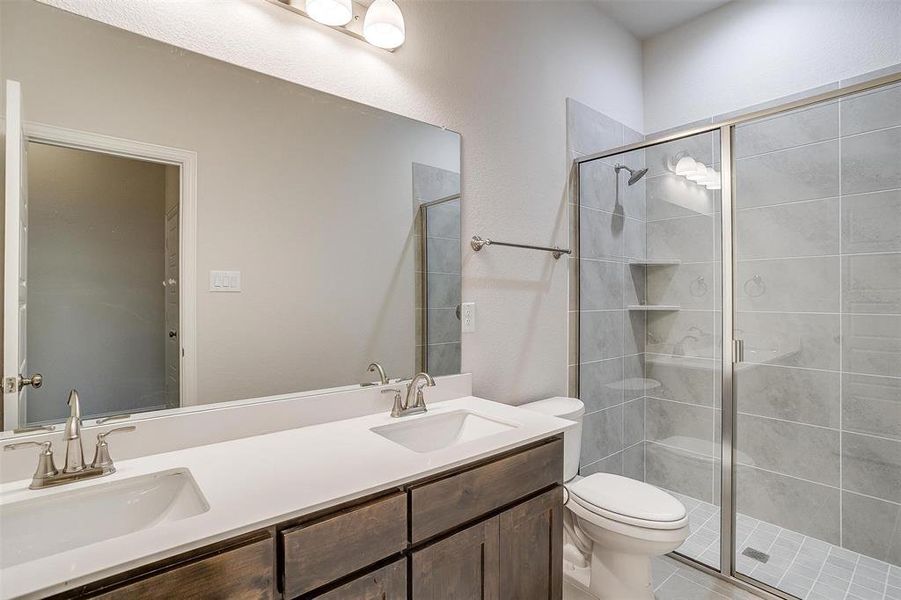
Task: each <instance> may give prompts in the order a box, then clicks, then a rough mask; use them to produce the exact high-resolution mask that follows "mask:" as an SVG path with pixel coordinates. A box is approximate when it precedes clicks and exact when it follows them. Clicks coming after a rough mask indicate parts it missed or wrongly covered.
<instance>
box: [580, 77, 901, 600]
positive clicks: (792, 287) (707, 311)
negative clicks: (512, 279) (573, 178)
mask: <svg viewBox="0 0 901 600" xmlns="http://www.w3.org/2000/svg"><path fill="white" fill-rule="evenodd" d="M899 79H901V78H899V77H898V76H887V77H884V78H882V79H880V80H876V81H872V82H867V83H862V84H857V85H855V86H852V87H849V88H846V89H843V90H838V91H835V92H829V93H826V94H821V95H820V96H818V97H814V98H811V99H809V100H806V101H797V102H793V103H791V104H788V105H785V106H782V107H778V108H774V109H767V110H765V111H759V112H758V113H756V114H749V115H746V116H742V117H738V118H735V119H732V120H730V121H728V122H725V123H720V124H711V125H710V126H706V127H699V128H696V129H694V130H692V131H686V132H684V133H681V134H674V135H669V136H667V137H666V138H664V139H659V140H651V141H648V142H641V143H637V144H632V145H630V146H626V147H623V148H621V149H618V150H614V151H612V152H606V153H601V154H596V155H592V156H585V157H581V158H578V159H576V163H577V166H578V181H579V188H578V207H577V211H576V213H577V215H578V223H577V227H576V228H575V230H576V231H577V232H578V249H579V254H578V267H579V271H578V272H579V277H578V291H579V293H578V311H577V313H578V333H579V343H578V354H579V358H578V361H577V362H578V382H579V389H580V391H581V395H582V398H583V401H584V402H585V403H586V408H587V414H586V418H585V422H584V429H585V433H583V437H585V438H587V439H586V442H585V443H583V453H585V452H586V451H587V452H588V453H589V463H588V464H585V463H583V469H582V474H583V475H585V474H590V473H591V472H595V471H611V472H616V473H620V474H623V475H625V476H628V477H633V478H636V479H640V480H643V481H646V482H648V483H651V484H653V485H656V486H658V487H660V488H663V489H665V490H667V491H669V492H670V493H672V494H673V495H675V496H676V497H678V498H679V499H680V500H681V501H682V502H683V503H684V504H685V506H686V509H687V510H688V512H689V520H690V527H691V533H690V535H689V537H688V539H687V540H686V542H685V543H684V544H683V545H682V547H680V548H679V550H678V551H677V553H678V555H679V557H680V559H681V560H688V561H691V562H693V563H694V564H696V565H698V566H701V567H706V568H707V569H711V570H715V571H717V572H719V573H721V574H722V575H723V576H726V577H729V578H731V579H733V580H734V581H738V582H740V583H743V584H751V585H754V586H755V587H757V588H759V589H762V590H764V591H766V592H768V593H770V594H772V595H774V596H778V597H785V598H792V597H797V598H859V599H868V598H878V599H883V598H901V83H899ZM617 425H618V426H619V430H618V431H617ZM611 440H613V442H614V443H613V444H612V445H611V444H610V441H611ZM593 452H594V453H596V454H598V456H591V454H592V453H593ZM608 452H610V454H609V455H607V456H604V455H605V454H607V453H608Z"/></svg>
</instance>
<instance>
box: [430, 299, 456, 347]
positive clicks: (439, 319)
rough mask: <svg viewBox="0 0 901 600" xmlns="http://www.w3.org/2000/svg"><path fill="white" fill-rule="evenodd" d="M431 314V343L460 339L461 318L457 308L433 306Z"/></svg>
mask: <svg viewBox="0 0 901 600" xmlns="http://www.w3.org/2000/svg"><path fill="white" fill-rule="evenodd" d="M428 315H429V330H428V335H429V344H441V343H444V342H459V341H460V319H458V318H457V309H456V308H431V309H429V311H428Z"/></svg>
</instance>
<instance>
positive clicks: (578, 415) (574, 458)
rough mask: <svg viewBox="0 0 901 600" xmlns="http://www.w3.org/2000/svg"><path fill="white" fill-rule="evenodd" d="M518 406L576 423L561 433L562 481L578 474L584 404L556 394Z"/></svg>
mask: <svg viewBox="0 0 901 600" xmlns="http://www.w3.org/2000/svg"><path fill="white" fill-rule="evenodd" d="M519 408H525V409H526V410H533V411H535V412H540V413H543V414H545V415H551V416H552V417H560V418H561V419H568V420H570V421H575V422H576V423H577V424H578V425H577V426H576V427H574V428H572V429H570V430H569V431H566V432H564V433H563V481H569V480H570V479H572V478H573V477H575V476H576V475H578V474H579V454H580V453H581V451H582V415H584V414H585V405H584V404H582V401H581V400H579V399H578V398H566V397H564V396H557V397H555V398H547V399H545V400H537V401H535V402H527V403H526V404H520V405H519Z"/></svg>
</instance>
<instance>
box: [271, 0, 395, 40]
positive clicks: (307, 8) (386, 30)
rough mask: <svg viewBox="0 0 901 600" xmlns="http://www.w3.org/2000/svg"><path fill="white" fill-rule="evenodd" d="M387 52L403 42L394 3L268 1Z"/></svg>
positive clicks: (380, 0)
mask: <svg viewBox="0 0 901 600" xmlns="http://www.w3.org/2000/svg"><path fill="white" fill-rule="evenodd" d="M268 1H269V2H270V3H272V4H275V5H276V6H281V7H282V8H285V9H287V10H290V11H291V12H293V13H296V14H299V15H303V16H304V17H308V18H310V19H312V20H314V21H316V22H317V23H321V24H323V25H326V26H328V27H331V28H332V29H335V30H336V31H340V32H341V33H345V34H347V35H349V36H351V37H355V38H357V39H358V40H362V41H364V42H367V43H369V44H372V45H373V46H376V47H378V48H382V49H383V50H387V51H388V52H394V50H395V49H397V48H398V47H400V46H401V45H402V44H403V43H404V40H405V39H406V33H407V31H406V26H405V24H404V15H403V14H402V13H401V11H400V7H399V6H398V5H397V4H396V3H395V2H394V0H374V1H372V2H370V1H369V0H268Z"/></svg>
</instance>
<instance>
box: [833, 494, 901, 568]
mask: <svg viewBox="0 0 901 600" xmlns="http://www.w3.org/2000/svg"><path fill="white" fill-rule="evenodd" d="M842 522H843V524H844V529H843V531H842V534H843V535H842V545H843V546H844V547H845V548H847V549H848V550H853V551H854V552H860V553H861V554H864V555H865V556H871V557H873V558H875V559H877V560H882V561H885V562H888V563H892V564H895V565H901V505H899V504H892V503H889V502H883V501H882V500H876V499H875V498H867V497H865V496H859V495H857V494H852V493H850V492H844V493H843V494H842Z"/></svg>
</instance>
